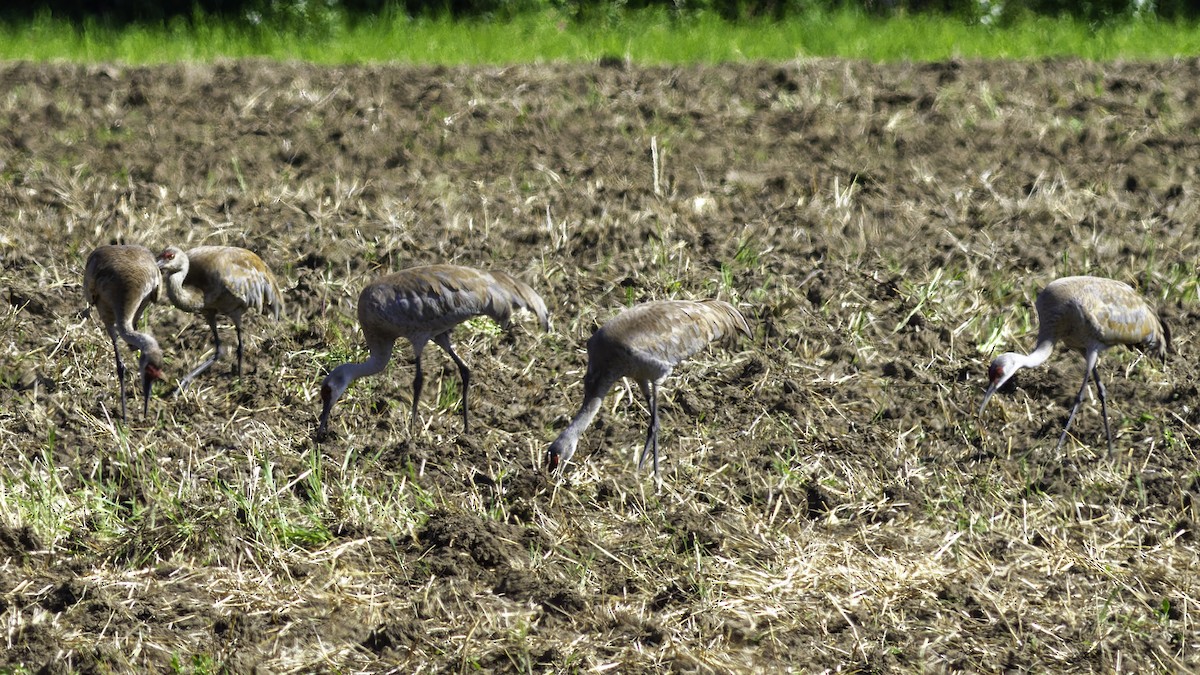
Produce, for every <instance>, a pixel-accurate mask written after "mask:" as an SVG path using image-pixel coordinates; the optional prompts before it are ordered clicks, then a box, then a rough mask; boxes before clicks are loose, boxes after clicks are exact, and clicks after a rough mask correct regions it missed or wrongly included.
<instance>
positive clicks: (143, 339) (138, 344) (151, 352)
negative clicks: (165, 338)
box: [119, 326, 162, 361]
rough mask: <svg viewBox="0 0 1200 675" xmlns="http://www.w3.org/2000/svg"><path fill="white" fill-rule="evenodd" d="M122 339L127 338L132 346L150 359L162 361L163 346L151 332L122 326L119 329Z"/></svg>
mask: <svg viewBox="0 0 1200 675" xmlns="http://www.w3.org/2000/svg"><path fill="white" fill-rule="evenodd" d="M119 332H120V334H121V339H123V340H125V342H127V343H128V344H129V345H130V346H131V347H133V348H134V349H136V350H138V351H139V352H141V353H142V354H143V355H145V356H146V357H147V358H148V359H150V360H152V361H153V360H157V361H162V348H161V347H159V346H158V340H155V339H154V336H152V335H150V334H149V333H142V332H139V331H136V330H132V329H131V328H130V327H128V326H122V327H121V330H120V331H119Z"/></svg>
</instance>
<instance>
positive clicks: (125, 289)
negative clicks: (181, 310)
mask: <svg viewBox="0 0 1200 675" xmlns="http://www.w3.org/2000/svg"><path fill="white" fill-rule="evenodd" d="M159 284H160V279H159V274H158V267H156V266H155V264H154V254H153V253H151V252H150V249H148V248H145V247H143V246H101V247H100V248H97V249H96V250H94V251H92V253H91V255H89V256H88V259H87V264H86V265H85V266H84V270H83V297H84V298H86V299H87V301H88V304H90V305H94V306H95V307H96V309H97V310H99V312H100V320H101V321H102V322H103V323H104V330H106V331H108V337H109V339H111V340H112V344H113V353H114V354H115V355H116V357H117V380H118V381H120V383H121V421H122V422H125V423H128V419H127V417H126V414H125V364H124V363H123V362H122V361H121V349H120V347H118V346H117V338H118V337H120V338H121V339H122V340H124V341H125V342H127V343H128V344H129V346H131V347H133V348H134V349H136V350H138V352H140V355H139V356H138V373H139V374H140V376H141V379H142V399H143V403H142V416H143V417H144V416H146V415H148V414H149V413H150V389H151V386H152V385H153V384H154V381H155V380H161V379H162V366H163V353H162V349H160V348H159V346H158V342H157V341H156V340H155V339H154V336H153V335H150V334H149V333H146V332H139V331H138V330H137V324H138V322H139V321H141V319H142V313H143V312H145V311H146V307H148V306H149V305H150V303H152V302H155V301H157V300H158V293H159Z"/></svg>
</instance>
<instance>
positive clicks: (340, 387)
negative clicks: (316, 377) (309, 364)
mask: <svg viewBox="0 0 1200 675" xmlns="http://www.w3.org/2000/svg"><path fill="white" fill-rule="evenodd" d="M348 386H350V377H349V376H348V374H347V372H346V371H345V370H343V369H342V368H341V367H340V366H339V367H337V368H334V369H333V372H331V373H329V374H328V375H326V376H325V379H324V380H323V381H322V382H321V416H320V418H319V420H318V422H317V440H322V439H324V438H325V437H326V436H327V435H328V434H329V413H330V412H332V411H333V404H335V403H337V402H338V399H339V398H341V397H342V394H343V393H345V391H346V387H348Z"/></svg>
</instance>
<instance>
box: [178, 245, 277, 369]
mask: <svg viewBox="0 0 1200 675" xmlns="http://www.w3.org/2000/svg"><path fill="white" fill-rule="evenodd" d="M158 267H159V269H161V270H162V272H163V274H164V275H165V277H166V287H167V297H168V298H170V300H171V304H173V305H175V306H176V307H178V308H179V309H182V310H185V311H188V312H192V313H195V314H200V315H202V316H204V318H206V319H208V325H209V327H210V328H211V329H212V336H213V345H214V346H213V354H212V356H211V357H209V358H208V359H206V360H205V361H204V362H203V363H201V364H200V365H199V366H197V367H196V368H195V369H194V370H192V372H190V373H188V374H187V376H186V377H184V378H183V379H182V380H180V381H179V391H182V390H184V389H185V388H186V387H187V386H188V384H189V383H190V382H191V381H192V379H193V378H195V377H196V376H197V375H199V374H200V373H203V372H204V371H206V370H208V369H209V367H211V366H212V364H214V363H216V361H217V359H220V358H221V356H222V354H223V347H222V345H221V336H220V334H219V333H218V332H217V317H218V316H220V315H225V316H228V317H229V318H230V319H232V320H233V326H234V328H235V329H237V370H236V371H235V372H236V373H237V374H238V375H241V374H242V349H243V347H242V315H243V314H244V313H245V312H246V310H248V309H255V310H258V311H259V312H262V313H264V314H265V313H267V312H270V314H271V316H272V318H275V319H278V318H279V312H280V311H281V310H282V309H283V296H282V295H281V294H280V292H279V284H278V283H276V281H275V275H273V274H271V270H270V269H268V268H267V266H266V264H265V263H263V261H262V258H259V257H258V256H257V255H255V254H254V253H253V252H252V251H247V250H246V249H244V248H238V247H236V246H200V247H197V248H193V249H191V250H189V251H188V252H187V253H184V252H183V251H182V250H180V249H179V248H178V247H175V246H168V247H167V248H165V249H163V252H162V253H160V254H159V255H158Z"/></svg>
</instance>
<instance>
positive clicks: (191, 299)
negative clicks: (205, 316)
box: [166, 254, 204, 312]
mask: <svg viewBox="0 0 1200 675" xmlns="http://www.w3.org/2000/svg"><path fill="white" fill-rule="evenodd" d="M176 260H178V261H179V269H177V270H175V271H174V272H171V273H169V274H167V275H166V277H167V279H166V281H167V297H168V298H170V299H171V304H172V305H175V306H176V307H178V308H179V309H182V310H186V311H189V312H200V311H202V310H203V309H204V295H203V294H201V293H200V292H199V291H198V290H196V289H195V288H189V287H186V286H184V285H183V280H184V279H186V278H187V274H188V267H189V264H188V259H187V256H186V255H183V254H180V255H179V256H178V257H177V258H176Z"/></svg>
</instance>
